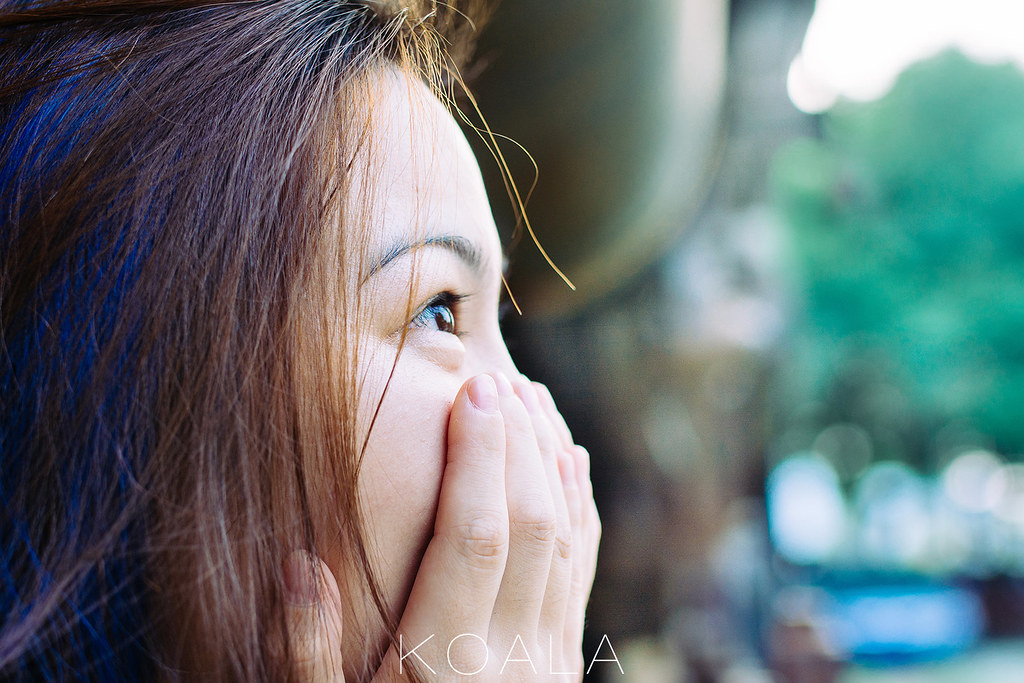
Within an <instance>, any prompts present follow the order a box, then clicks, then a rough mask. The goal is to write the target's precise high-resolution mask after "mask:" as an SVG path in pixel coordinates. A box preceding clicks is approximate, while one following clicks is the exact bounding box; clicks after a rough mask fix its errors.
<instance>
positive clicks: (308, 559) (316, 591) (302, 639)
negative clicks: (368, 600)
mask: <svg viewBox="0 0 1024 683" xmlns="http://www.w3.org/2000/svg"><path fill="white" fill-rule="evenodd" d="M284 579H285V600H286V601H287V604H286V607H285V609H286V610H287V619H288V635H289V637H290V638H291V645H292V652H293V653H294V657H295V668H296V670H297V672H298V673H299V680H300V681H307V682H314V681H315V682H316V683H323V682H326V681H332V682H336V681H344V680H345V674H344V671H343V670H342V666H341V633H342V631H341V629H342V617H341V591H340V590H339V589H338V582H337V581H336V580H335V578H334V575H333V574H332V573H331V570H330V569H329V568H328V567H327V565H326V564H324V562H323V561H322V560H320V559H318V558H316V557H314V556H313V555H311V554H310V553H309V552H307V551H305V550H296V551H295V552H293V553H292V554H291V555H289V556H288V558H287V559H286V560H285V564H284Z"/></svg>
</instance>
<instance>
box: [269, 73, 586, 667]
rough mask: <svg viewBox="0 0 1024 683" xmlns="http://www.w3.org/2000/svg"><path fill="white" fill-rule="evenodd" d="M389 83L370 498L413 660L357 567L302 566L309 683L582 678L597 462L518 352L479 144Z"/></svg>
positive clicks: (368, 392) (298, 575)
mask: <svg viewBox="0 0 1024 683" xmlns="http://www.w3.org/2000/svg"><path fill="white" fill-rule="evenodd" d="M380 81H381V83H380V85H381V87H380V89H379V90H380V92H381V93H382V97H381V99H380V100H379V101H378V108H377V111H379V112H381V113H380V114H378V115H377V117H376V120H375V124H374V126H373V140H372V142H371V144H370V145H369V149H370V150H371V153H370V154H368V155H366V158H365V159H364V161H363V163H366V164H369V166H368V167H364V169H362V170H363V172H362V173H360V172H359V170H360V169H357V174H358V175H360V176H363V177H366V178H370V179H372V180H373V181H374V184H373V185H372V187H369V188H368V189H369V192H368V194H369V196H370V198H371V200H372V201H371V206H372V207H373V210H372V221H370V222H371V223H372V225H373V226H375V227H374V229H373V231H372V232H371V235H370V236H369V243H370V254H371V258H370V260H369V266H368V268H367V269H366V271H365V272H364V273H362V274H361V278H360V284H359V286H360V287H361V288H362V291H361V292H360V294H361V298H362V299H363V300H365V301H371V302H373V306H372V307H370V308H367V309H366V310H365V313H366V315H368V316H369V321H370V324H369V329H368V331H367V332H366V336H365V337H364V338H363V339H361V344H360V347H361V349H363V352H362V353H361V355H360V363H361V366H360V370H361V375H362V377H363V378H364V382H363V384H362V387H361V396H360V408H361V410H360V413H361V415H362V416H364V417H363V419H365V420H367V423H365V424H364V425H363V427H364V428H369V424H368V416H371V415H373V413H374V408H375V407H376V406H377V404H378V402H379V403H380V410H379V413H378V414H377V418H376V421H375V422H374V423H373V429H372V431H371V432H370V439H369V442H368V447H367V451H366V455H365V457H364V461H363V468H362V471H361V474H360V481H359V495H360V497H361V502H362V504H363V506H364V509H365V510H366V511H367V520H366V524H367V528H368V531H369V534H368V536H369V538H370V539H371V540H370V543H371V552H372V551H373V549H377V553H376V555H377V557H376V558H375V560H376V563H377V564H376V566H377V568H378V575H379V577H380V579H381V587H382V589H383V593H384V597H385V600H386V603H387V604H388V605H389V606H390V607H391V609H392V610H393V613H394V614H395V615H396V617H398V618H399V619H400V625H399V633H400V634H401V637H402V642H403V644H404V647H403V648H396V647H394V646H389V640H388V638H387V633H386V631H385V630H384V627H383V625H382V624H380V623H379V619H375V617H374V614H373V612H372V610H370V609H369V608H367V607H366V605H367V604H368V603H367V600H366V596H365V594H363V593H361V592H360V589H359V586H360V584H361V578H360V577H358V576H353V575H352V574H353V572H352V570H351V569H349V568H347V567H346V565H345V564H344V563H343V562H342V561H341V559H340V558H338V557H332V556H331V554H330V553H329V554H328V556H327V557H325V558H324V559H322V560H321V559H317V558H313V557H311V556H309V555H307V554H304V553H297V554H296V555H295V556H293V557H292V558H291V559H290V562H291V563H292V564H293V566H292V567H290V568H289V567H286V574H287V575H288V576H290V577H292V579H293V580H291V581H289V589H290V590H291V596H292V599H291V606H290V608H289V609H290V614H289V618H290V625H291V628H292V633H293V637H294V641H295V642H296V643H297V645H298V650H299V657H300V664H301V668H302V671H303V673H304V674H305V677H306V679H307V680H341V679H344V678H347V679H348V680H356V679H362V678H366V676H364V675H362V673H363V672H364V671H366V666H367V665H369V666H370V667H372V668H371V671H373V670H374V669H375V670H376V673H375V676H374V680H398V679H400V678H403V677H402V673H407V671H408V667H409V663H410V662H414V663H416V664H419V665H420V671H421V672H422V673H425V674H427V676H428V679H429V680H449V679H452V678H455V677H456V676H457V671H463V672H475V671H477V670H478V669H481V666H483V668H482V670H481V671H480V673H479V674H477V677H478V678H480V679H481V680H497V679H498V678H499V677H500V679H501V680H536V679H537V678H538V677H539V676H544V675H550V674H551V673H552V672H555V674H554V675H553V676H552V678H554V679H557V680H561V681H565V680H567V678H566V675H565V674H566V673H572V674H578V675H576V678H579V675H581V674H582V671H583V661H582V652H581V641H582V632H583V616H584V609H585V606H586V601H587V598H588V596H589V593H590V588H591V585H592V582H593V576H594V568H595V564H596V558H597V545H598V540H599V537H600V522H599V520H598V516H597V511H596V508H595V507H594V503H593V496H592V491H591V488H590V481H589V459H588V456H587V453H586V451H585V450H584V449H583V448H581V447H579V446H577V445H575V444H574V443H573V441H572V437H571V435H570V433H569V430H568V429H567V428H566V426H565V422H564V420H562V418H561V416H560V415H559V413H558V411H557V409H556V408H555V405H554V402H553V401H552V400H551V397H550V394H549V393H548V392H547V390H546V389H545V388H544V387H542V386H541V385H538V384H536V383H532V382H530V381H529V380H527V379H526V378H525V377H523V376H521V375H520V374H519V373H518V372H517V370H516V368H515V366H514V364H513V362H512V360H511V358H510V357H509V354H508V350H507V348H506V346H505V343H504V340H503V339H502V336H501V331H500V329H499V325H498V303H499V297H500V294H501V287H502V285H501V268H502V252H501V245H500V241H499V238H498V234H497V230H496V228H495V225H494V221H493V218H492V217H491V213H490V208H489V205H488V202H487V198H486V194H485V191H484V185H483V181H482V179H481V176H480V171H479V168H478V166H477V164H476V160H475V159H474V157H473V154H472V152H471V150H470V147H469V145H468V143H467V142H466V140H465V138H464V136H463V134H462V132H461V131H460V129H459V127H458V125H457V124H456V123H455V121H454V120H453V118H452V117H451V115H450V114H449V113H448V111H447V110H446V109H445V108H444V106H443V105H442V104H441V103H440V102H439V101H438V100H436V99H435V98H434V97H433V95H432V94H431V93H430V92H429V90H428V89H427V88H426V87H425V86H423V85H422V84H420V83H419V82H418V81H415V80H413V79H410V78H408V77H405V76H402V75H398V74H395V73H386V74H383V75H382V76H381V77H380ZM367 170H368V171H370V172H365V171H367ZM410 295H411V296H410ZM399 350H401V353H399ZM389 377H390V381H389ZM302 577H306V579H303V578H302ZM304 580H306V581H315V582H317V583H318V585H316V586H310V585H303V581H304ZM310 596H318V598H315V599H311V598H310ZM359 606H362V607H359ZM460 634H472V635H471V636H463V637H461V638H458V637H457V636H460ZM453 641H454V643H453ZM368 643H369V645H368ZM421 643H422V644H421ZM450 643H452V645H451V647H449V644H450ZM414 649H415V654H413V655H408V653H409V651H410V650H414ZM339 651H340V653H341V656H340V657H339V656H338V653H339ZM368 651H369V652H371V653H372V654H370V655H367V652H368ZM403 655H408V656H405V657H404V658H403ZM506 660H509V661H507V662H506ZM517 660H519V661H517ZM527 660H528V661H527ZM485 661H486V665H485V664H484V662H485ZM424 665H425V666H424ZM431 670H433V671H434V672H435V673H433V674H431V673H430V671H431ZM569 680H572V678H571V677H570V678H569Z"/></svg>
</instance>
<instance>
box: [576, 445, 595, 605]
mask: <svg viewBox="0 0 1024 683" xmlns="http://www.w3.org/2000/svg"><path fill="white" fill-rule="evenodd" d="M569 452H570V454H571V455H572V457H573V465H574V470H575V474H576V487H577V491H578V492H579V496H580V524H579V527H578V528H579V539H580V542H579V544H578V547H577V557H578V562H577V564H576V567H575V569H576V573H575V575H574V587H573V594H574V600H575V601H576V602H575V608H574V609H575V611H576V613H577V615H578V618H579V619H580V621H581V622H582V620H583V617H584V612H585V610H586V605H587V601H588V600H589V598H590V591H591V589H592V588H593V585H594V574H595V572H596V569H597V553H598V548H599V546H600V542H601V518H600V516H599V515H598V511H597V505H596V504H595V503H594V489H593V486H592V485H591V482H590V454H589V453H588V452H587V449H585V448H583V447H582V446H573V447H572V448H571V449H570V451H569Z"/></svg>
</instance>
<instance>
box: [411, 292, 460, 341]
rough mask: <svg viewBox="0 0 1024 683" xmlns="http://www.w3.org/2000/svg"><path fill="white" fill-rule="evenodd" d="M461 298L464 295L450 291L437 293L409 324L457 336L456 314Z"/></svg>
mask: <svg viewBox="0 0 1024 683" xmlns="http://www.w3.org/2000/svg"><path fill="white" fill-rule="evenodd" d="M463 298H465V297H462V296H459V295H458V294H453V293H452V292H442V293H441V294H438V295H437V296H435V297H434V298H433V299H431V300H430V302H429V303H428V304H427V305H426V306H424V307H423V308H422V309H420V312H419V313H417V314H416V316H415V317H414V318H413V319H412V321H410V323H409V326H410V327H423V328H426V329H431V330H437V331H438V332H445V333H447V334H454V335H456V336H458V335H459V327H458V320H457V317H456V314H457V312H458V308H459V302H460V301H462V299H463Z"/></svg>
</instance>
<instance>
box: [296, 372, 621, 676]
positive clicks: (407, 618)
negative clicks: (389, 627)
mask: <svg viewBox="0 0 1024 683" xmlns="http://www.w3.org/2000/svg"><path fill="white" fill-rule="evenodd" d="M600 532H601V528H600V520H599V519H598V516H597V510H596V508H595V506H594V501H593V492H592V489H591V486H590V478H589V457H588V455H587V452H586V451H585V450H584V449H583V448H582V447H580V446H576V445H574V444H573V442H572V436H571V434H570V432H569V429H568V428H567V427H566V425H565V421H564V420H563V419H562V417H561V415H560V414H559V413H558V411H557V409H556V408H555V404H554V401H552V400H551V396H550V394H549V393H548V392H547V390H546V389H545V388H544V387H543V386H542V385H539V384H535V383H530V382H528V381H526V380H525V378H523V379H519V380H517V381H516V383H515V384H514V385H513V384H512V383H511V382H510V381H509V380H508V379H507V378H505V377H504V376H500V375H499V376H494V377H491V376H488V375H481V376H478V377H474V378H472V379H470V380H469V381H468V382H466V384H465V385H463V387H462V389H461V390H460V391H459V394H458V396H457V397H456V399H455V403H454V405H453V407H452V412H451V417H450V419H449V426H448V452H447V464H446V467H445V471H444V477H443V479H442V482H441V493H440V500H439V503H438V512H437V518H436V520H435V525H434V536H433V538H432V539H431V541H430V543H429V545H428V546H427V550H426V553H425V554H424V557H423V561H422V563H421V565H420V567H419V570H418V572H417V575H416V580H415V583H414V585H413V589H412V593H411V594H410V596H409V600H408V603H407V605H406V608H405V612H404V613H403V614H402V618H401V622H400V624H399V635H400V643H399V645H397V646H392V647H390V648H389V650H388V651H387V653H386V655H385V657H384V660H383V662H382V664H381V667H380V669H379V670H378V671H377V673H376V675H375V677H374V680H375V681H393V680H407V679H408V674H409V669H410V665H412V666H415V667H416V668H417V670H418V671H419V672H420V673H421V674H425V675H426V677H427V679H428V680H452V679H455V678H457V677H459V675H460V674H471V673H472V674H476V675H477V676H479V678H480V680H498V679H499V677H500V679H501V680H503V681H504V680H509V681H513V680H536V679H538V678H541V677H550V678H551V679H554V680H559V681H569V680H578V679H579V678H580V677H581V676H582V674H583V667H584V662H583V656H582V650H581V645H582V637H583V617H584V611H585V608H586V603H587V599H588V597H589V595H590V588H591V585H592V583H593V578H594V569H595V565H596V561H597V546H598V541H599V539H600ZM293 557H294V556H293ZM290 561H293V560H290ZM294 561H299V562H305V563H306V564H305V565H304V566H305V567H306V569H305V570H304V574H305V575H306V576H307V577H312V578H313V579H314V580H315V581H317V582H319V583H320V585H319V586H318V587H317V589H316V590H313V591H305V592H304V593H303V592H301V591H300V594H299V595H298V598H299V599H297V600H295V601H293V603H292V606H291V607H290V608H289V609H290V611H291V614H290V615H289V623H290V625H291V626H292V633H293V641H294V642H295V643H296V649H297V650H298V652H297V655H298V657H299V665H300V669H301V671H302V673H303V675H304V677H305V678H306V680H316V681H338V680H343V679H344V675H343V674H342V666H341V656H340V643H341V633H342V622H343V618H342V606H341V598H340V593H339V591H338V587H337V584H336V582H335V580H334V577H333V576H332V575H331V572H330V571H329V570H328V569H327V567H326V565H324V564H323V563H322V562H320V561H319V560H315V559H313V558H311V557H309V556H308V555H306V554H301V555H299V556H298V558H297V560H294ZM288 575H292V571H291V570H289V572H288ZM300 585H301V584H300ZM304 595H305V596H309V595H318V596H321V597H320V599H319V601H318V602H317V601H315V600H309V599H307V600H306V601H305V602H303V600H302V598H303V596H304ZM567 674H571V675H567Z"/></svg>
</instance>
